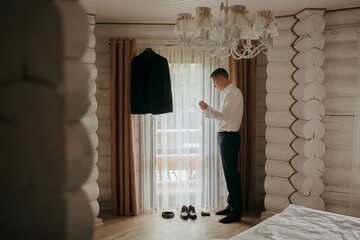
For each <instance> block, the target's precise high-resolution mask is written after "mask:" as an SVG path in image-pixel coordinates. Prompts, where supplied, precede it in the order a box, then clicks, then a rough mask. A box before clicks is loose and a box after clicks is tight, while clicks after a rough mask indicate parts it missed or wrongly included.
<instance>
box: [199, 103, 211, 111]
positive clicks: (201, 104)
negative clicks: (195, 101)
mask: <svg viewBox="0 0 360 240" xmlns="http://www.w3.org/2000/svg"><path fill="white" fill-rule="evenodd" d="M199 105H200V108H201V110H204V111H205V110H206V109H207V108H208V106H209V105H207V104H206V103H205V102H204V101H200V102H199Z"/></svg>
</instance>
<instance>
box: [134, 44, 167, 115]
mask: <svg viewBox="0 0 360 240" xmlns="http://www.w3.org/2000/svg"><path fill="white" fill-rule="evenodd" d="M130 87H131V113H134V114H146V113H152V114H162V113H168V112H172V111H173V101H172V93H171V80H170V71H169V65H168V61H167V59H166V58H164V57H162V56H160V55H158V54H156V53H155V52H153V51H151V50H150V51H149V50H145V51H144V52H143V53H142V54H140V55H138V56H136V57H134V58H133V59H132V61H131V84H130Z"/></svg>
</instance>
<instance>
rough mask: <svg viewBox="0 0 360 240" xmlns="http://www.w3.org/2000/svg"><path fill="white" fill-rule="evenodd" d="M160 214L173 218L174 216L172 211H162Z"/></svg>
mask: <svg viewBox="0 0 360 240" xmlns="http://www.w3.org/2000/svg"><path fill="white" fill-rule="evenodd" d="M161 216H162V217H163V218H173V217H174V213H173V212H162V214H161Z"/></svg>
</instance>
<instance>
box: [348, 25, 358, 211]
mask: <svg viewBox="0 0 360 240" xmlns="http://www.w3.org/2000/svg"><path fill="white" fill-rule="evenodd" d="M356 80H357V90H358V91H357V92H358V95H357V96H356V104H355V113H354V144H353V157H352V171H351V186H350V187H351V192H350V203H349V210H350V212H352V213H354V214H355V215H356V216H360V215H359V211H360V31H359V30H358V31H357V76H356Z"/></svg>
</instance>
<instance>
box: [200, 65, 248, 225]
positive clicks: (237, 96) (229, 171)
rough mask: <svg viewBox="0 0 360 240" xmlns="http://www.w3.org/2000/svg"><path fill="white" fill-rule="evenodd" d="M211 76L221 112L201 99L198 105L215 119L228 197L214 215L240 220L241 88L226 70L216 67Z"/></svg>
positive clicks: (208, 116)
mask: <svg viewBox="0 0 360 240" xmlns="http://www.w3.org/2000/svg"><path fill="white" fill-rule="evenodd" d="M210 78H211V79H212V81H213V83H214V87H215V88H217V89H219V90H220V91H221V93H222V94H223V101H222V104H221V108H220V111H216V110H214V109H213V108H212V107H210V106H208V105H207V104H206V103H205V102H203V101H201V102H200V103H199V105H200V108H201V109H202V110H203V111H204V114H205V117H206V118H212V119H216V120H217V121H218V129H217V131H218V135H217V141H218V145H219V149H220V155H221V161H222V164H223V169H224V175H225V180H226V186H227V189H228V191H229V196H228V199H227V202H228V206H227V207H226V209H224V210H222V211H219V212H217V213H216V215H227V216H226V217H225V218H223V219H221V220H220V221H219V222H221V223H232V222H235V221H240V220H241V207H242V193H241V182H240V174H239V171H238V151H239V148H240V136H239V133H238V131H239V129H240V125H241V120H242V116H243V109H244V103H243V96H242V93H241V91H240V89H239V88H237V87H236V86H235V85H234V84H233V83H232V82H231V81H230V80H229V75H228V73H227V71H226V70H225V69H223V68H218V69H216V70H215V71H214V72H213V73H212V74H211V76H210Z"/></svg>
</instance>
